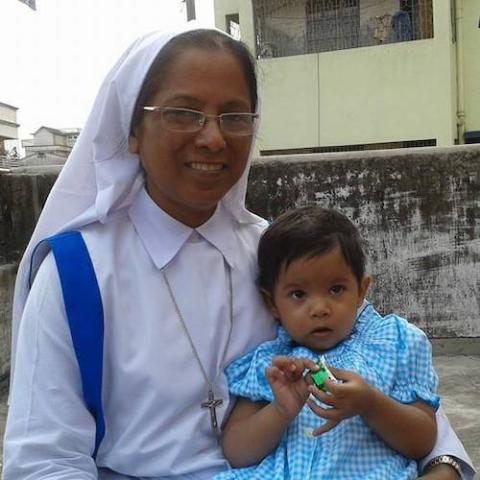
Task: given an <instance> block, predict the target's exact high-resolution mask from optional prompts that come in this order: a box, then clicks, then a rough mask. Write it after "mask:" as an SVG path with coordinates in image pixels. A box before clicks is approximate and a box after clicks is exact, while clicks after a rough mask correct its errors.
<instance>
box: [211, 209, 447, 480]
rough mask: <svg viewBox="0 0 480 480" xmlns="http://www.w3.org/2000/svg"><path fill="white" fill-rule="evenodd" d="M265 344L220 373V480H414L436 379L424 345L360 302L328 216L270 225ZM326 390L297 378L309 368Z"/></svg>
mask: <svg viewBox="0 0 480 480" xmlns="http://www.w3.org/2000/svg"><path fill="white" fill-rule="evenodd" d="M258 265H259V286H260V289H261V292H262V295H263V297H264V299H265V301H266V304H267V306H268V308H269V309H270V311H271V312H272V314H273V315H274V316H275V317H276V318H277V319H278V321H279V324H280V325H279V329H278V336H277V338H276V339H274V340H272V341H269V342H265V343H263V344H261V345H260V346H259V347H257V349H256V350H254V351H253V352H250V353H249V354H247V355H245V356H244V357H242V358H240V359H238V360H236V361H235V362H233V363H232V364H231V365H230V366H229V368H228V369H227V378H228V380H229V386H230V391H231V393H232V394H233V395H236V396H238V397H239V398H238V401H237V403H236V405H235V407H234V409H233V411H232V413H231V415H230V417H229V419H228V420H227V422H226V424H225V426H224V433H223V436H222V445H223V449H224V452H225V456H226V457H227V459H228V460H229V462H230V464H231V465H232V467H234V468H232V469H231V470H229V471H227V472H225V473H222V474H220V475H218V476H216V477H215V479H216V480H220V479H221V480H224V479H248V480H251V479H262V480H263V479H277V480H283V479H285V480H286V479H295V480H301V479H303V480H307V479H329V480H331V479H354V478H355V479H356V478H364V479H389V480H391V479H414V478H417V463H416V461H415V459H417V458H420V457H423V456H424V455H426V454H428V453H429V452H430V450H431V449H432V447H433V445H434V443H435V438H436V422H435V411H436V409H437V408H438V405H439V397H438V396H437V394H436V388H437V383H438V382H437V376H436V374H435V372H434V370H433V367H432V358H431V349H430V344H429V342H428V340H427V338H426V336H425V334H424V333H423V332H422V331H421V330H419V329H418V328H416V327H415V326H413V325H411V324H409V323H408V322H407V321H406V320H404V319H403V318H400V317H399V316H397V315H387V316H385V317H382V316H381V315H380V314H379V313H378V312H376V311H375V309H374V308H373V306H372V305H371V304H370V303H368V302H367V301H366V300H365V297H366V294H367V291H368V287H369V285H370V281H371V279H370V277H369V276H368V275H367V274H366V273H365V255H364V253H363V250H362V245H361V240H360V237H359V234H358V231H357V229H356V228H355V226H354V225H353V224H352V223H351V222H350V220H349V219H348V218H347V217H345V216H344V215H342V214H341V213H339V212H337V211H335V210H328V209H323V208H319V207H304V208H300V209H298V210H294V211H291V212H288V213H286V214H284V215H282V216H281V217H279V218H278V219H277V220H276V221H275V222H274V223H273V224H272V225H271V226H270V227H269V228H268V229H267V230H266V231H265V233H264V234H263V236H262V238H261V240H260V244H259V249H258ZM320 355H321V356H323V357H324V359H325V361H326V362H327V364H328V368H329V369H330V370H331V372H332V373H333V375H334V376H335V377H336V379H337V380H338V381H335V380H333V379H327V380H326V381H325V385H324V388H325V391H322V390H320V389H319V388H317V387H316V386H314V385H313V384H312V382H311V379H310V374H308V373H307V372H308V371H311V372H315V371H316V370H317V369H318V366H317V362H318V360H319V356H320Z"/></svg>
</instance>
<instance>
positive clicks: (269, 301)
mask: <svg viewBox="0 0 480 480" xmlns="http://www.w3.org/2000/svg"><path fill="white" fill-rule="evenodd" d="M260 293H261V294H262V298H263V301H264V302H265V305H266V306H267V308H268V310H269V311H270V313H271V314H272V315H273V316H274V317H275V318H279V315H278V310H277V307H276V306H275V302H274V301H273V296H272V294H271V293H270V292H269V291H267V290H265V289H264V288H261V289H260Z"/></svg>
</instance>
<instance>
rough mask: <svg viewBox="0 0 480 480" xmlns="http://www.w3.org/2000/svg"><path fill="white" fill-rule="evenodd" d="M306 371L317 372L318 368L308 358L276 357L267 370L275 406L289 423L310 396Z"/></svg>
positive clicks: (266, 374)
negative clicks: (304, 373) (305, 376)
mask: <svg viewBox="0 0 480 480" xmlns="http://www.w3.org/2000/svg"><path fill="white" fill-rule="evenodd" d="M305 369H310V370H314V371H315V370H317V369H318V367H317V365H316V363H315V362H312V361H311V360H308V359H306V358H290V357H275V358H274V359H273V360H272V366H271V367H268V368H267V369H266V370H265V376H266V377H267V380H268V383H269V384H270V387H271V389H272V392H273V395H274V397H275V402H274V403H275V406H276V407H277V409H278V410H279V411H280V412H281V413H282V414H283V415H284V416H285V417H286V418H287V419H288V420H289V421H291V420H293V419H294V418H295V417H296V416H297V415H298V413H299V412H300V410H301V409H302V407H303V406H304V405H305V402H306V401H307V398H308V396H309V394H310V392H309V389H308V383H307V381H306V380H305V378H304V375H303V372H304V371H305Z"/></svg>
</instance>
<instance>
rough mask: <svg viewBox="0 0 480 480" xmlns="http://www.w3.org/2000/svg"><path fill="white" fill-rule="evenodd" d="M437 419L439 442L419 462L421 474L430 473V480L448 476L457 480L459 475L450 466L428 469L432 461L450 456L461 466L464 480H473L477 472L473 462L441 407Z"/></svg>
mask: <svg viewBox="0 0 480 480" xmlns="http://www.w3.org/2000/svg"><path fill="white" fill-rule="evenodd" d="M436 419H437V431H438V433H437V441H436V443H435V446H434V448H433V450H432V451H431V452H430V453H429V454H428V455H427V456H426V457H424V458H422V459H421V460H420V461H419V467H418V470H419V472H420V473H424V472H425V474H426V472H427V471H428V474H429V476H428V477H427V478H428V479H429V480H430V479H431V480H434V479H437V478H438V480H443V477H444V476H445V475H447V474H448V475H450V477H449V478H451V479H452V480H457V477H458V476H457V477H456V475H457V474H456V473H455V472H454V471H453V468H451V467H449V466H444V465H438V466H437V467H434V468H433V469H431V470H429V469H428V465H429V463H430V462H431V461H432V460H434V459H435V458H437V457H439V456H442V455H448V456H450V457H453V458H454V459H455V460H456V461H457V462H458V464H459V465H460V469H461V472H462V476H461V478H462V480H473V478H474V476H475V470H474V468H473V463H472V460H471V459H470V457H469V456H468V454H467V452H466V451H465V448H464V447H463V445H462V443H461V442H460V440H459V439H458V437H457V435H456V434H455V432H454V430H453V428H452V427H451V425H450V423H449V421H448V418H447V416H446V415H445V412H444V411H443V409H442V407H441V406H440V408H439V409H438V410H437V412H436ZM437 472H438V477H436V476H434V475H436V474H437ZM445 480H446V479H445Z"/></svg>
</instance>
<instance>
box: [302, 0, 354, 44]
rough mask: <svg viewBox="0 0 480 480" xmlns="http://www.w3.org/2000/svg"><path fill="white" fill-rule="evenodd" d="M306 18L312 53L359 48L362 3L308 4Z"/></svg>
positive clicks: (318, 0)
mask: <svg viewBox="0 0 480 480" xmlns="http://www.w3.org/2000/svg"><path fill="white" fill-rule="evenodd" d="M305 18H306V33H307V51H308V52H328V51H331V50H342V49H345V48H354V47H358V41H359V29H360V9H359V0H308V1H307V3H306V6H305Z"/></svg>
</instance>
